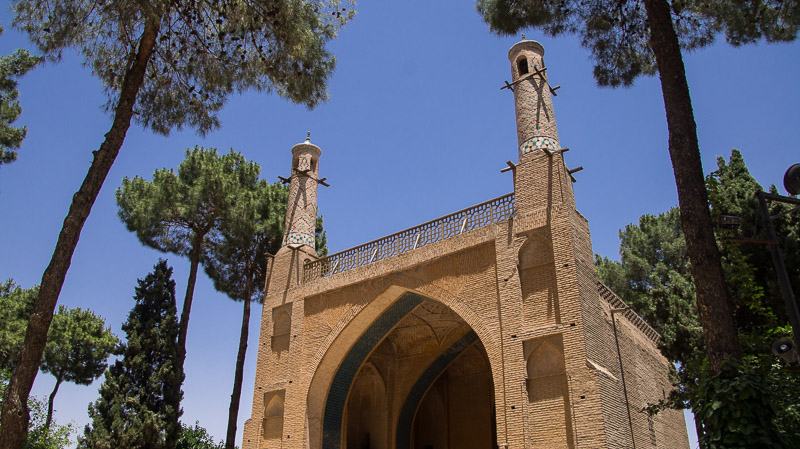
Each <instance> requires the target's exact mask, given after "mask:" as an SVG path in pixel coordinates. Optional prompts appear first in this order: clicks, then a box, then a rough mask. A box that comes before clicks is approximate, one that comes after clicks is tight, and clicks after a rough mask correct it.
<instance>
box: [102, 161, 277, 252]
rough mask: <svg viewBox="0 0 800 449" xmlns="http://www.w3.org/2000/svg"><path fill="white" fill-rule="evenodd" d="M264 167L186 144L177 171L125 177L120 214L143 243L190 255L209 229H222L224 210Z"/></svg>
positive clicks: (252, 184)
mask: <svg viewBox="0 0 800 449" xmlns="http://www.w3.org/2000/svg"><path fill="white" fill-rule="evenodd" d="M260 171H261V168H260V167H259V166H258V164H256V163H254V162H248V161H247V160H246V159H245V158H244V156H242V155H241V153H236V152H234V151H232V150H231V152H230V153H228V154H223V155H219V154H218V153H217V150H216V149H215V148H209V149H205V148H202V147H195V148H194V149H193V150H186V159H184V160H183V162H181V164H180V165H179V166H178V173H177V174H176V173H175V171H173V170H172V169H159V170H156V171H155V172H154V173H153V180H152V181H147V180H146V179H144V178H140V177H138V176H137V177H134V178H133V179H130V178H127V177H126V178H124V179H123V180H122V186H121V187H120V188H119V189H117V193H116V195H117V205H118V206H119V217H120V219H121V220H122V221H123V223H125V226H126V227H127V228H128V230H129V231H131V232H134V233H136V236H137V237H138V238H139V241H141V242H142V243H143V244H144V245H146V246H149V247H151V248H154V249H157V250H159V251H163V252H170V253H174V254H177V255H180V256H189V255H190V252H191V250H192V249H193V248H195V247H196V246H197V245H198V244H199V245H202V244H203V243H204V240H205V239H206V238H207V237H210V236H209V233H211V232H218V229H219V226H220V223H221V221H222V219H223V217H224V214H225V213H226V212H227V210H228V209H229V208H230V207H231V206H232V205H234V204H236V201H237V196H238V195H239V194H241V193H243V191H244V190H245V189H249V188H252V187H253V186H254V185H255V183H256V182H257V180H258V174H259V172H260ZM198 239H201V240H202V241H199V242H198V241H197V240H198Z"/></svg>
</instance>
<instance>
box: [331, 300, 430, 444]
mask: <svg viewBox="0 0 800 449" xmlns="http://www.w3.org/2000/svg"><path fill="white" fill-rule="evenodd" d="M424 300H425V298H423V297H422V296H420V295H417V294H415V293H406V294H404V295H403V296H401V297H400V299H398V300H397V301H396V302H395V303H394V304H392V305H391V306H390V307H389V308H388V309H387V310H386V311H385V312H383V314H382V315H381V316H380V317H378V319H377V320H375V322H374V323H372V325H371V326H370V327H369V329H367V330H366V332H364V334H363V335H361V337H359V339H358V341H356V343H355V344H354V345H353V347H352V348H350V351H349V352H348V353H347V355H346V356H345V357H344V360H342V364H341V365H339V368H338V369H337V370H336V374H335V375H334V377H333V382H331V388H330V392H329V393H328V399H327V401H326V402H325V415H324V417H323V419H322V449H340V448H341V445H342V416H343V414H344V406H345V404H346V402H347V394H348V393H349V391H350V386H351V385H352V384H353V379H355V377H356V374H357V373H358V369H359V368H361V365H362V364H363V363H364V361H366V360H367V357H368V356H369V355H370V353H372V350H373V349H374V348H375V347H376V346H377V345H378V344H379V343H380V342H381V340H383V338H384V337H386V335H388V334H389V332H390V331H391V330H392V328H394V326H395V325H396V324H397V323H399V322H400V320H402V319H403V318H404V317H405V316H406V315H408V314H409V313H411V311H412V310H414V308H415V307H417V306H418V305H419V304H420V303H422V301H424Z"/></svg>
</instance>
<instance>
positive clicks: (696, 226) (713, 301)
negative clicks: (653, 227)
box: [644, 0, 741, 372]
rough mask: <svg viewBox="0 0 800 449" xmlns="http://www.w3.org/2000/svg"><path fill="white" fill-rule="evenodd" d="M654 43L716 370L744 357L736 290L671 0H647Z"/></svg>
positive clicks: (681, 202)
mask: <svg viewBox="0 0 800 449" xmlns="http://www.w3.org/2000/svg"><path fill="white" fill-rule="evenodd" d="M644 4H645V7H646V9H647V16H648V19H649V21H650V32H651V36H650V46H651V47H652V49H653V53H654V54H655V57H656V62H657V63H658V72H659V77H660V79H661V91H662V93H663V96H664V108H665V109H666V114H667V127H668V130H669V155H670V158H671V159H672V168H673V171H674V173H675V183H676V184H677V187H678V204H679V206H680V211H681V226H682V228H683V234H684V236H685V238H686V252H687V254H688V256H689V260H690V262H691V267H692V276H694V284H695V291H696V296H697V308H698V310H699V312H700V322H701V324H702V326H703V334H704V336H705V342H706V351H707V354H708V360H709V363H710V366H711V369H712V371H714V372H718V371H719V368H720V365H721V364H722V362H723V361H724V360H725V359H731V360H734V361H738V360H740V359H741V348H740V346H739V337H738V334H737V333H736V325H735V322H734V317H733V312H732V307H731V299H730V293H729V292H728V288H727V286H726V285H725V277H724V275H723V271H722V263H721V261H720V253H719V249H718V248H717V243H716V240H715V239H714V231H713V229H712V224H711V214H710V213H709V211H708V195H707V193H706V188H705V182H704V179H703V166H702V162H701V160H700V146H699V144H698V142H697V127H696V125H695V121H694V113H693V111H692V99H691V97H690V95H689V85H688V83H687V82H686V72H685V69H684V65H683V56H682V54H681V49H680V45H679V43H678V36H677V34H676V33H675V28H674V27H673V24H672V17H671V13H670V4H669V3H668V2H667V1H666V0H645V1H644Z"/></svg>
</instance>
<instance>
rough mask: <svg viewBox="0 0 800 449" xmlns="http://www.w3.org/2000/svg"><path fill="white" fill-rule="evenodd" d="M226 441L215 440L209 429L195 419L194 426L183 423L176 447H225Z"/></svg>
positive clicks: (206, 448)
mask: <svg viewBox="0 0 800 449" xmlns="http://www.w3.org/2000/svg"><path fill="white" fill-rule="evenodd" d="M224 447H225V443H223V442H222V441H220V442H219V443H215V442H214V438H213V437H212V436H211V435H209V434H208V431H207V430H206V429H205V428H203V427H200V423H199V422H197V421H195V423H194V427H190V426H187V425H186V424H183V423H181V436H180V438H178V445H177V446H175V449H223V448H224Z"/></svg>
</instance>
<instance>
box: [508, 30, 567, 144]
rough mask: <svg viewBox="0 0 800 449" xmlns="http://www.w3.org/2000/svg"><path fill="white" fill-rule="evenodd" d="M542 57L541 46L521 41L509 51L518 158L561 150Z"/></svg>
mask: <svg viewBox="0 0 800 449" xmlns="http://www.w3.org/2000/svg"><path fill="white" fill-rule="evenodd" d="M543 58H544V47H542V45H541V44H540V43H538V42H536V41H528V40H524V38H523V40H522V41H520V42H517V43H516V44H515V45H514V46H513V47H511V49H510V50H509V51H508V60H509V61H511V77H512V84H513V86H514V103H515V106H516V110H517V141H518V143H519V155H520V156H522V155H525V154H528V153H530V152H532V151H536V150H539V149H543V148H544V149H548V150H550V151H557V150H560V149H561V146H560V145H559V143H558V129H556V118H555V114H554V113H553V99H552V97H551V96H550V92H551V91H550V84H549V83H548V82H547V69H546V68H545V65H544V59H543Z"/></svg>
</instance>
